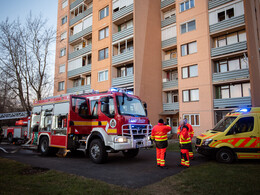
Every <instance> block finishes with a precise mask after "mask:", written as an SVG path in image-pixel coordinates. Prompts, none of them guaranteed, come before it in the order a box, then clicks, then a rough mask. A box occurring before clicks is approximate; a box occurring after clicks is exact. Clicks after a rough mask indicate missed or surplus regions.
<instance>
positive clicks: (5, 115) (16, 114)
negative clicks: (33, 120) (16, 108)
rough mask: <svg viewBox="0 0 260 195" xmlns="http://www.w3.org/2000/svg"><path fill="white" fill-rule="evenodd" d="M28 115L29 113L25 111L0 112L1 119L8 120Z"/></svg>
mask: <svg viewBox="0 0 260 195" xmlns="http://www.w3.org/2000/svg"><path fill="white" fill-rule="evenodd" d="M26 117H28V113H27V112H26V111H24V112H10V113H0V120H8V119H18V118H26Z"/></svg>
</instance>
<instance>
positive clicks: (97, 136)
mask: <svg viewBox="0 0 260 195" xmlns="http://www.w3.org/2000/svg"><path fill="white" fill-rule="evenodd" d="M94 139H100V140H102V142H104V144H105V140H104V137H103V135H102V134H101V133H100V132H99V131H92V133H91V134H90V135H89V136H88V138H87V144H86V150H87V149H88V148H89V145H90V143H91V141H92V140H94Z"/></svg>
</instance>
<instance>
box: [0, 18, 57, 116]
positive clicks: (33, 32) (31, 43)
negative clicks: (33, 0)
mask: <svg viewBox="0 0 260 195" xmlns="http://www.w3.org/2000/svg"><path fill="white" fill-rule="evenodd" d="M54 35H55V30H53V29H52V28H49V27H47V21H46V20H43V19H42V17H41V16H38V17H33V16H32V15H31V14H30V15H29V16H28V17H27V19H26V22H25V24H23V25H22V24H21V23H20V22H19V20H16V21H14V22H9V20H8V19H6V21H5V22H2V23H1V24H0V49H1V53H0V73H1V74H2V75H5V76H6V82H5V85H6V87H7V88H8V90H10V91H12V94H14V95H15V96H16V97H18V99H19V102H20V105H21V106H22V107H23V108H24V109H25V110H27V111H28V112H29V111H30V110H31V104H32V100H33V99H35V98H37V99H38V100H39V99H42V97H43V96H44V95H43V94H45V93H46V91H47V90H49V87H50V85H51V78H50V74H49V72H48V68H49V67H48V66H49V61H50V60H49V58H50V55H51V53H50V47H51V45H52V44H53V43H54V41H55V36H54ZM6 98H9V97H6Z"/></svg>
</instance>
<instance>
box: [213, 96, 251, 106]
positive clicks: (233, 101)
mask: <svg viewBox="0 0 260 195" xmlns="http://www.w3.org/2000/svg"><path fill="white" fill-rule="evenodd" d="M213 102H214V108H231V107H243V106H251V104H252V103H251V97H239V98H226V99H214V100H213Z"/></svg>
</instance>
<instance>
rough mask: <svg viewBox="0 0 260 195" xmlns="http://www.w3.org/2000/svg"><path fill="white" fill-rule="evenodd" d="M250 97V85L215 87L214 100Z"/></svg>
mask: <svg viewBox="0 0 260 195" xmlns="http://www.w3.org/2000/svg"><path fill="white" fill-rule="evenodd" d="M248 96H250V83H239V84H229V85H223V86H218V87H216V98H217V99H225V98H238V97H248Z"/></svg>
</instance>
